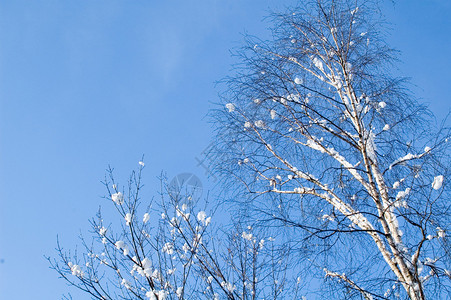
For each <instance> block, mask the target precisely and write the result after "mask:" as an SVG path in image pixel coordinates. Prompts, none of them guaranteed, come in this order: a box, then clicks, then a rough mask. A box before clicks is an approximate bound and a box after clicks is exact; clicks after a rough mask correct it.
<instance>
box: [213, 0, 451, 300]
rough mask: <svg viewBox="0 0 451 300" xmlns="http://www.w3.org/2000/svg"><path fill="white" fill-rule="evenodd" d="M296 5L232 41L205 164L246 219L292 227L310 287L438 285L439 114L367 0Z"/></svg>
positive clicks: (445, 254) (446, 265)
mask: <svg viewBox="0 0 451 300" xmlns="http://www.w3.org/2000/svg"><path fill="white" fill-rule="evenodd" d="M300 5H301V7H300V8H296V9H293V10H292V11H289V12H288V13H286V14H276V15H274V16H273V19H272V21H273V24H274V29H273V40H271V41H261V40H258V39H256V38H252V37H250V38H249V43H248V45H247V46H246V47H244V49H242V50H240V51H238V53H237V55H238V56H239V58H240V59H241V64H239V65H238V66H237V68H236V75H234V76H232V77H230V78H227V79H226V80H225V81H226V83H227V86H228V88H227V91H226V92H225V93H224V94H223V95H222V100H223V103H222V104H221V107H220V108H219V109H217V110H215V111H213V112H212V118H213V122H214V124H216V132H217V137H216V146H215V148H214V149H212V151H211V152H210V157H211V158H213V161H214V166H215V172H216V173H215V174H221V175H222V178H223V179H222V182H223V183H225V184H226V185H227V184H228V185H234V184H237V182H238V183H240V184H242V186H243V187H244V190H245V193H244V194H247V197H238V199H241V200H239V204H240V208H242V207H247V210H248V211H250V213H249V216H251V218H252V219H253V220H255V221H256V222H260V224H262V225H264V226H269V225H273V226H282V225H283V226H285V227H287V228H290V229H298V231H297V232H298V234H294V235H293V234H291V239H292V240H291V241H292V242H295V243H298V242H299V243H307V244H308V245H309V249H310V250H311V257H310V258H311V259H310V260H309V263H310V264H311V273H310V275H309V276H311V277H312V278H314V277H315V278H318V272H317V271H318V270H320V272H321V273H322V275H321V276H322V277H323V278H324V277H325V278H326V280H325V283H323V285H321V287H320V288H319V289H318V290H317V292H319V293H321V295H322V296H323V297H325V294H329V296H328V297H331V298H334V299H336V298H345V299H350V298H364V299H376V298H377V299H389V298H390V299H391V298H393V299H396V298H407V299H445V298H447V297H451V292H450V291H451V285H450V283H451V281H450V278H451V274H450V272H451V271H450V270H451V265H450V264H451V261H450V244H449V239H448V237H447V233H448V232H449V230H450V229H451V228H450V220H451V219H450V212H451V210H450V203H451V202H450V198H449V184H448V182H449V175H450V174H449V142H448V141H449V138H450V134H449V129H448V128H446V126H445V125H446V123H443V124H442V125H440V126H437V125H436V123H435V122H434V118H433V116H432V115H431V113H430V112H429V111H428V110H427V108H426V107H425V106H424V105H422V104H420V103H419V102H418V101H417V100H416V99H415V97H414V96H413V95H412V94H411V92H410V91H409V89H408V88H407V87H408V82H407V81H406V80H405V79H404V78H398V77H396V73H397V69H396V68H395V65H394V63H395V62H396V58H397V52H396V51H395V50H393V49H391V48H390V47H389V46H388V45H387V44H386V42H385V40H384V36H385V34H386V30H385V29H384V28H386V25H385V23H384V21H383V16H382V14H381V11H380V9H379V6H378V2H377V1H363V0H337V1H333V0H317V1H302V3H301V4H300ZM224 106H225V107H224ZM241 195H243V194H241ZM312 280H313V279H312ZM327 284H334V286H333V287H331V286H330V285H327ZM315 285H316V286H318V284H314V285H312V286H311V287H312V289H313V288H314V287H313V286H315ZM338 287H341V289H339V288H338Z"/></svg>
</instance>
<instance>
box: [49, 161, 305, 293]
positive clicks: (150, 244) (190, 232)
mask: <svg viewBox="0 0 451 300" xmlns="http://www.w3.org/2000/svg"><path fill="white" fill-rule="evenodd" d="M143 167H144V163H142V162H140V167H139V170H138V171H137V172H133V173H132V175H131V176H130V179H129V181H128V184H127V185H126V186H125V189H121V188H120V185H119V184H118V183H117V182H116V181H115V180H114V177H113V170H112V169H109V170H108V176H106V178H105V181H104V185H105V187H106V189H107V196H106V197H105V199H106V200H107V201H108V203H109V205H111V206H112V207H114V209H113V210H111V209H109V210H108V209H107V211H108V213H107V214H106V216H104V215H102V213H101V211H100V210H99V212H98V214H97V216H96V217H95V218H93V219H92V221H91V228H92V232H91V233H92V239H85V238H83V237H82V238H81V241H82V250H81V251H75V252H74V251H72V252H71V251H66V250H65V249H64V248H63V247H62V246H61V245H60V242H58V246H57V249H56V250H57V253H58V256H57V257H56V258H53V259H52V258H48V259H49V262H50V264H51V267H52V268H53V269H54V270H56V271H57V272H58V274H59V275H60V277H61V278H63V279H64V280H66V281H67V283H69V285H71V286H73V287H76V288H78V289H80V290H82V291H84V292H86V293H87V294H89V295H90V297H91V299H158V300H164V299H243V300H244V299H262V298H265V299H269V298H271V299H298V296H297V295H298V292H299V290H300V282H299V281H292V280H289V276H288V275H289V274H290V275H291V274H292V273H291V272H289V270H290V268H289V265H288V262H289V261H288V260H287V259H285V258H286V256H287V253H288V252H287V251H285V249H284V248H283V247H281V245H280V243H277V241H275V240H274V237H273V236H267V234H269V232H268V231H261V230H254V229H253V228H252V227H251V226H246V225H245V224H243V222H241V221H239V220H235V221H233V222H229V221H228V220H227V219H225V220H222V221H221V222H222V223H225V224H226V225H228V226H222V227H221V228H220V227H219V226H215V225H214V222H212V219H211V218H212V216H213V213H214V210H212V211H210V212H209V213H207V212H206V210H207V204H206V203H204V202H203V201H202V200H201V199H195V198H193V195H195V194H196V193H195V190H194V189H191V188H190V187H189V186H188V185H183V183H182V185H181V186H178V187H177V188H173V187H171V186H170V185H168V184H167V182H166V180H165V178H164V177H162V179H161V182H162V185H161V192H160V195H159V198H160V201H156V202H154V204H155V207H152V205H151V204H152V201H142V200H141V198H140V197H141V196H140V195H141V192H142V188H143V184H142V170H143ZM143 204H145V207H142V206H143ZM201 208H202V209H201ZM219 219H220V218H219ZM107 220H109V222H108V221H107ZM218 222H219V221H218ZM88 241H89V242H88ZM66 298H70V295H69V296H66Z"/></svg>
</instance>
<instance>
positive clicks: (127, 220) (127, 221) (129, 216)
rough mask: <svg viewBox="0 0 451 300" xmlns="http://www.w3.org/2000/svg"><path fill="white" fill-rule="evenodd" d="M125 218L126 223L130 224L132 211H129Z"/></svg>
mask: <svg viewBox="0 0 451 300" xmlns="http://www.w3.org/2000/svg"><path fill="white" fill-rule="evenodd" d="M124 219H125V223H126V224H127V226H128V225H130V223H131V222H132V214H131V213H127V214H126V215H125V217H124Z"/></svg>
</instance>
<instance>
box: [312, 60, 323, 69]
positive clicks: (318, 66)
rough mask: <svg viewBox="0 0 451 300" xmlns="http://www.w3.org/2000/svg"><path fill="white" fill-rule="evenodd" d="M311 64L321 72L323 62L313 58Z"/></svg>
mask: <svg viewBox="0 0 451 300" xmlns="http://www.w3.org/2000/svg"><path fill="white" fill-rule="evenodd" d="M313 64H314V65H315V67H317V68H318V69H320V70H321V71H323V70H324V67H323V62H322V61H321V60H320V59H319V58H318V57H315V58H313Z"/></svg>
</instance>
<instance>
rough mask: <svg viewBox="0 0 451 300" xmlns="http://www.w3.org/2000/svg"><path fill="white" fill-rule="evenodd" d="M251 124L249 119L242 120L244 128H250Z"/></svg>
mask: <svg viewBox="0 0 451 300" xmlns="http://www.w3.org/2000/svg"><path fill="white" fill-rule="evenodd" d="M251 126H252V123H251V122H249V121H247V122H244V128H250V127H251Z"/></svg>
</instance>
